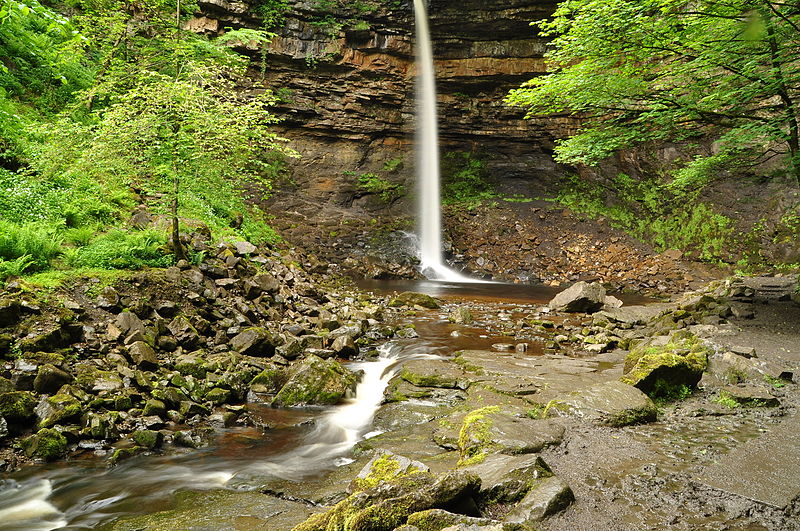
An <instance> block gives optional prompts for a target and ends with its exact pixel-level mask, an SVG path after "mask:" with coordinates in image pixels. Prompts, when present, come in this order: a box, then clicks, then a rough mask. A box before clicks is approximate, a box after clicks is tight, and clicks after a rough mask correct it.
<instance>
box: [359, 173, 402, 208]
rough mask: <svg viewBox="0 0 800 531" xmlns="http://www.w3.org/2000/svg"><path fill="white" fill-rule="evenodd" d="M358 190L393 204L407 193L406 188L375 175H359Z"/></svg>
mask: <svg viewBox="0 0 800 531" xmlns="http://www.w3.org/2000/svg"><path fill="white" fill-rule="evenodd" d="M345 173H347V172H345ZM356 189H357V190H359V191H361V192H366V193H368V194H375V195H377V196H378V197H380V198H381V201H383V202H385V203H392V202H394V201H396V200H397V199H399V198H400V197H402V196H404V195H405V193H406V187H405V186H403V185H402V184H399V183H393V182H391V181H389V180H387V179H384V178H383V177H381V176H379V175H377V174H374V173H362V174H361V175H359V176H358V181H357V183H356Z"/></svg>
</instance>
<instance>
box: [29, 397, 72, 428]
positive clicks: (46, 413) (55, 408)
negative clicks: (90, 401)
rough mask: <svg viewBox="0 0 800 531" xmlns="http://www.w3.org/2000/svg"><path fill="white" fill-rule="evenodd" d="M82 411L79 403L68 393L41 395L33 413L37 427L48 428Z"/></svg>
mask: <svg viewBox="0 0 800 531" xmlns="http://www.w3.org/2000/svg"><path fill="white" fill-rule="evenodd" d="M81 412H82V410H81V404H80V402H78V400H77V399H76V398H75V397H73V396H70V395H66V394H58V395H53V396H50V397H42V399H41V400H40V401H39V404H38V405H37V406H36V409H35V413H36V417H37V418H38V419H39V422H38V424H37V426H38V427H39V428H50V427H52V426H55V425H56V424H59V423H62V422H66V421H68V420H70V419H75V418H76V417H77V416H78V415H80V414H81Z"/></svg>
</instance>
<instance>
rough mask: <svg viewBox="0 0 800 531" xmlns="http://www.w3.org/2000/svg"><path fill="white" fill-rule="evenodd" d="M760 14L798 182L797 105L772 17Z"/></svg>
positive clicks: (799, 167)
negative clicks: (788, 84) (764, 26)
mask: <svg viewBox="0 0 800 531" xmlns="http://www.w3.org/2000/svg"><path fill="white" fill-rule="evenodd" d="M762 16H763V17H764V20H765V21H766V26H767V42H768V44H769V52H770V59H771V62H772V70H773V73H774V75H775V81H776V84H777V87H778V90H777V93H778V96H779V97H780V99H781V103H782V104H783V109H784V113H785V116H786V126H787V127H788V129H789V138H788V139H787V140H786V143H787V144H788V146H789V165H790V166H791V169H792V173H793V174H794V177H795V179H797V182H798V184H800V126H799V125H798V121H797V105H796V103H795V101H794V100H793V99H792V97H791V96H790V95H789V89H788V87H787V86H786V78H785V77H784V75H783V68H782V65H781V62H780V59H779V51H780V50H779V45H778V41H777V39H776V37H775V26H774V24H773V21H772V17H771V16H770V15H769V13H767V12H762Z"/></svg>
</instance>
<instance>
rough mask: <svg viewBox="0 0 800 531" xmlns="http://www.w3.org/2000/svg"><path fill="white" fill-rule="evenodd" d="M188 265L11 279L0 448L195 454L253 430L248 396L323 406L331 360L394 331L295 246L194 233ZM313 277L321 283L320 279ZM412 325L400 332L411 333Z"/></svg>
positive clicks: (1, 334)
mask: <svg viewBox="0 0 800 531" xmlns="http://www.w3.org/2000/svg"><path fill="white" fill-rule="evenodd" d="M192 246H193V248H194V250H195V251H197V252H203V253H205V255H206V256H207V258H205V259H203V260H202V261H201V262H200V263H199V264H197V265H192V264H189V263H187V262H181V263H178V264H177V266H176V267H171V268H169V269H166V270H149V271H142V272H136V273H129V274H121V275H118V276H116V277H114V278H113V279H112V280H101V279H99V278H80V279H77V280H75V281H72V282H70V283H69V284H68V285H66V286H65V287H62V288H58V289H54V290H48V289H33V288H32V287H31V286H29V285H27V284H26V283H24V282H15V281H11V282H9V283H8V284H7V286H6V289H5V291H4V292H3V294H2V297H0V355H2V358H3V363H2V371H0V438H1V439H0V445H2V449H0V453H2V461H1V462H0V463H1V464H2V468H3V470H4V471H10V470H13V469H15V468H17V467H18V466H20V465H22V464H23V463H24V462H25V461H27V460H29V459H38V460H54V459H59V458H63V457H65V456H71V457H74V456H77V455H80V454H93V455H99V456H106V457H107V458H108V460H109V462H110V463H112V464H113V463H116V462H118V461H119V460H121V459H124V458H127V457H130V456H132V455H135V454H140V453H148V452H161V451H164V449H168V448H170V447H172V446H183V447H191V448H197V447H200V446H203V445H206V444H208V442H209V440H211V438H212V437H213V435H214V433H215V432H216V431H217V430H219V429H221V428H225V427H230V426H243V425H252V424H253V423H254V422H257V421H256V420H254V419H253V418H251V416H250V415H249V411H248V407H247V404H248V403H262V404H263V403H266V404H271V405H273V406H276V407H299V406H322V405H330V404H334V403H337V402H339V401H340V400H341V399H342V398H344V397H346V396H349V395H350V394H352V392H353V389H354V388H355V385H356V383H357V381H358V379H359V376H358V375H357V374H354V373H352V372H351V371H349V370H347V369H345V368H344V367H342V365H341V364H340V363H339V361H340V360H343V359H348V358H353V357H356V356H359V355H361V356H364V355H369V354H370V350H371V345H373V344H374V343H375V342H376V341H383V340H386V339H388V338H390V337H393V336H394V335H395V333H396V332H397V331H398V328H397V327H387V326H384V325H382V324H381V321H380V320H381V318H382V316H383V314H384V313H387V312H389V311H391V310H387V309H386V304H385V302H384V301H382V300H379V299H374V298H370V297H366V296H363V295H360V294H357V293H355V292H353V291H352V290H349V289H347V288H342V287H336V285H335V284H336V283H335V282H334V280H333V279H332V278H331V277H329V276H324V275H321V274H319V271H321V270H323V269H324V268H323V267H322V266H321V265H320V264H318V263H316V262H315V261H314V260H313V259H312V258H309V257H307V256H304V255H301V254H299V253H294V252H290V253H284V254H279V253H277V252H275V251H272V250H269V249H263V248H257V247H256V246H254V245H252V244H250V243H248V242H235V243H223V244H219V245H217V246H213V245H211V244H210V243H209V242H207V241H205V239H204V238H203V236H202V235H201V234H199V233H195V234H194V235H193V238H192ZM323 285H324V286H325V287H323ZM411 332H413V331H408V330H406V331H401V334H402V333H406V334H407V333H411Z"/></svg>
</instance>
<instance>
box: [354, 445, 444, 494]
mask: <svg viewBox="0 0 800 531" xmlns="http://www.w3.org/2000/svg"><path fill="white" fill-rule="evenodd" d="M419 472H430V468H428V466H427V465H426V464H424V463H421V462H419V461H414V460H413V459H409V458H408V457H404V456H402V455H397V454H395V453H392V452H390V451H389V450H379V451H378V453H377V454H376V455H375V457H373V458H372V459H370V460H369V462H368V463H367V464H366V465H364V468H362V469H361V472H359V473H358V476H356V479H354V480H353V482H352V483H351V484H350V488H349V489H348V491H349V492H350V493H352V492H356V491H359V490H367V489H371V488H373V487H375V486H377V485H378V483H380V482H381V481H391V480H393V479H397V478H400V477H403V476H408V475H410V474H416V473H419Z"/></svg>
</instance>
